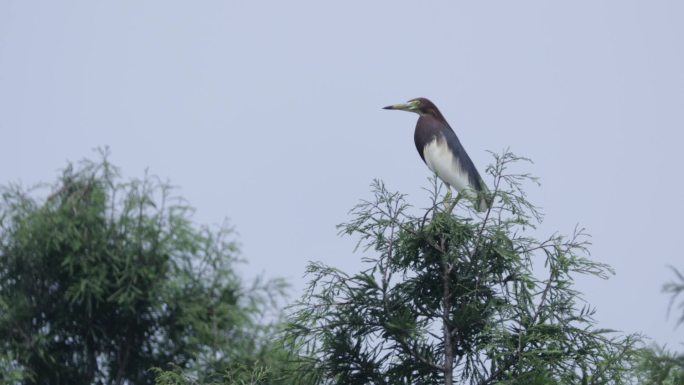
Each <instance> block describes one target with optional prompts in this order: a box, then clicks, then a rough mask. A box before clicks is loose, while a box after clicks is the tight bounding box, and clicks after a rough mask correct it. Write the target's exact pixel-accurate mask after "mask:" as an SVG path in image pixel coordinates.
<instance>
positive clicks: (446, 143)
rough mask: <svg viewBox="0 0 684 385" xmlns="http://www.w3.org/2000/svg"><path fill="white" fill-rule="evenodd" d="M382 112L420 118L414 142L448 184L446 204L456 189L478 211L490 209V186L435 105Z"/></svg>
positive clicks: (418, 103)
mask: <svg viewBox="0 0 684 385" xmlns="http://www.w3.org/2000/svg"><path fill="white" fill-rule="evenodd" d="M383 108H384V109H385V110H400V111H409V112H414V113H416V114H418V115H419V118H418V122H417V123H416V130H415V132H414V134H413V140H414V141H415V143H416V149H417V150H418V154H420V157H421V159H423V162H425V164H426V165H427V166H428V168H429V169H430V170H431V171H432V172H433V173H435V174H436V175H437V177H438V178H439V179H440V180H442V182H444V184H446V186H447V195H446V198H445V200H448V199H449V198H450V197H451V189H450V187H453V188H455V189H456V191H457V192H458V194H459V196H460V195H462V196H464V197H466V198H467V199H469V200H471V201H472V202H473V206H474V208H475V209H476V210H477V211H480V212H483V211H486V210H487V209H489V207H490V206H491V205H490V201H489V197H488V192H489V190H488V189H487V185H486V184H485V182H484V181H483V180H482V177H480V173H479V172H477V168H475V165H474V164H473V161H472V160H471V159H470V157H469V156H468V154H467V153H466V150H465V148H463V145H461V141H460V140H458V137H457V136H456V133H455V132H454V130H453V129H452V128H451V126H449V123H448V122H447V121H446V119H444V115H442V113H441V112H440V111H439V109H438V108H437V106H436V105H435V104H434V103H432V102H431V101H430V100H428V99H426V98H415V99H411V100H409V101H408V102H406V103H404V104H393V105H391V106H387V107H383ZM454 204H455V203H454ZM451 210H453V205H452V206H451V208H450V211H451Z"/></svg>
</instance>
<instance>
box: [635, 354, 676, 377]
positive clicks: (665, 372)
mask: <svg viewBox="0 0 684 385" xmlns="http://www.w3.org/2000/svg"><path fill="white" fill-rule="evenodd" d="M635 374H636V379H637V381H636V382H637V383H638V384H640V385H681V384H684V355H681V354H677V353H673V352H670V351H667V350H665V349H663V348H658V347H652V348H644V349H642V350H641V352H640V357H639V365H638V366H637V367H636V370H635Z"/></svg>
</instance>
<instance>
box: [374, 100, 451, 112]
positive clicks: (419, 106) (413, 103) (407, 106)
mask: <svg viewBox="0 0 684 385" xmlns="http://www.w3.org/2000/svg"><path fill="white" fill-rule="evenodd" d="M383 109H385V110H400V111H409V112H415V113H416V114H418V115H433V116H435V117H441V116H442V114H441V113H440V112H439V110H438V109H437V106H435V104H434V103H432V102H431V101H430V100H428V99H426V98H415V99H411V100H409V101H408V102H406V103H404V104H393V105H391V106H387V107H383Z"/></svg>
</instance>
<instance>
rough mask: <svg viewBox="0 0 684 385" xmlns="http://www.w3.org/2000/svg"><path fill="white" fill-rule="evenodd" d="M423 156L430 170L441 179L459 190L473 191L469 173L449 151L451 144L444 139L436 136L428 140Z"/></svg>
mask: <svg viewBox="0 0 684 385" xmlns="http://www.w3.org/2000/svg"><path fill="white" fill-rule="evenodd" d="M423 157H424V158H425V163H426V164H427V166H428V167H429V168H430V170H432V172H434V173H435V174H437V176H438V177H439V178H440V179H441V180H443V181H444V182H446V183H447V184H449V185H451V186H452V187H454V188H455V189H456V190H457V191H459V192H461V191H462V190H464V189H465V191H463V192H466V191H467V192H470V193H472V190H471V189H472V188H471V186H470V182H469V180H468V175H467V174H466V173H465V172H464V171H463V168H462V167H461V164H460V162H459V160H458V159H457V158H455V157H454V154H453V153H452V152H451V151H449V146H447V143H446V141H445V140H444V139H441V138H438V139H437V138H436V139H435V140H433V141H430V142H428V144H426V145H425V147H423Z"/></svg>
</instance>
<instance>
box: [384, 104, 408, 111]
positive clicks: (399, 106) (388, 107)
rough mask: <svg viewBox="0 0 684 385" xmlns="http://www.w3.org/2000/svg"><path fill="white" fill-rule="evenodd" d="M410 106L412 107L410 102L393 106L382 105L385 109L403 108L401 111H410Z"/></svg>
mask: <svg viewBox="0 0 684 385" xmlns="http://www.w3.org/2000/svg"><path fill="white" fill-rule="evenodd" d="M410 108H411V105H410V104H392V105H391V106H387V107H382V109H383V110H401V111H409V109H410Z"/></svg>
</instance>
